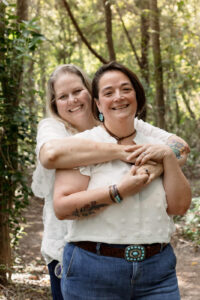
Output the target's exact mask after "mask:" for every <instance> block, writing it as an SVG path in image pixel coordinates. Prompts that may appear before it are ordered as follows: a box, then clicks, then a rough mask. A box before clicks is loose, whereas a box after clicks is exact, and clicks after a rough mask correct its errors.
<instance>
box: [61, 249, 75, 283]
mask: <svg viewBox="0 0 200 300" xmlns="http://www.w3.org/2000/svg"><path fill="white" fill-rule="evenodd" d="M76 249H77V247H76V246H74V245H72V244H67V245H66V246H65V250H64V257H63V273H64V277H69V276H70V274H71V267H72V264H73V258H74V255H75V252H76Z"/></svg>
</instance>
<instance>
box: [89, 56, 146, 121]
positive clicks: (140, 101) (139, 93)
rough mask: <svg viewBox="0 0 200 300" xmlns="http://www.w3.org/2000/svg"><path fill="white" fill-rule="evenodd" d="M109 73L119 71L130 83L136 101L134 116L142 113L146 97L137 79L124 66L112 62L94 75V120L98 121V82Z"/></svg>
mask: <svg viewBox="0 0 200 300" xmlns="http://www.w3.org/2000/svg"><path fill="white" fill-rule="evenodd" d="M109 71H120V72H122V73H124V74H125V75H126V76H127V77H128V78H129V79H130V81H131V83H132V86H133V88H134V90H135V93H136V100H137V111H136V116H138V115H139V114H141V113H142V111H143V109H144V107H145V103H146V96H145V92H144V88H143V86H142V84H141V82H140V81H139V79H138V77H137V76H136V75H135V73H133V72H132V71H131V70H129V69H128V68H126V67H125V66H123V65H121V64H119V63H117V62H115V61H112V62H110V63H108V64H106V65H103V66H101V67H100V68H99V69H98V70H97V72H96V73H95V75H94V78H93V81H92V112H93V115H94V117H95V118H96V119H98V116H99V110H98V107H97V105H96V100H97V101H98V99H99V80H100V78H101V77H102V75H103V74H104V73H106V72H109Z"/></svg>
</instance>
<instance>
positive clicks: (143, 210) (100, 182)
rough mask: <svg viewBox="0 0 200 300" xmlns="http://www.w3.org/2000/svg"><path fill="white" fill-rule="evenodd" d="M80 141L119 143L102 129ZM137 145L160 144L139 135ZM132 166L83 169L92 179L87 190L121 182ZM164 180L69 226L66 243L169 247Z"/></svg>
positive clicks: (104, 165)
mask: <svg viewBox="0 0 200 300" xmlns="http://www.w3.org/2000/svg"><path fill="white" fill-rule="evenodd" d="M76 136H77V137H81V138H87V139H91V140H95V141H97V142H100V141H101V142H104V143H116V140H115V139H114V138H113V137H111V136H110V135H109V134H108V133H107V132H106V131H105V129H104V128H103V127H102V126H98V127H95V128H93V129H91V130H87V131H85V132H82V133H79V134H77V135H76ZM134 141H135V143H136V144H147V143H148V144H160V143H161V141H160V140H158V139H155V138H152V137H148V136H144V135H143V134H142V133H140V132H139V131H137V134H136V137H135V138H134ZM130 167H131V165H130V164H127V163H125V162H122V161H120V160H114V161H110V162H106V163H102V164H97V165H92V166H87V167H80V168H79V169H80V172H81V173H82V174H83V175H87V176H90V181H89V185H88V189H89V190H90V189H95V188H100V187H104V186H109V185H112V184H117V183H118V182H120V180H121V179H122V177H123V176H124V175H125V174H126V173H127V172H128V171H129V170H130ZM166 208H167V203H166V196H165V191H164V187H163V183H162V179H161V178H157V179H155V180H154V181H153V182H152V183H150V184H149V185H148V186H147V187H145V188H144V189H143V190H142V191H141V192H140V193H137V194H136V195H133V196H130V197H126V198H125V199H124V200H123V201H122V202H121V203H120V204H114V205H111V206H109V207H107V208H106V209H105V210H103V211H102V212H101V213H99V214H97V215H95V216H89V217H85V218H83V219H80V220H73V221H71V223H70V226H68V232H67V234H66V236H65V239H66V241H68V242H70V241H96V242H103V243H111V244H152V243H168V242H169V241H170V238H171V235H172V233H173V232H174V223H173V219H172V217H170V216H169V215H168V214H167V212H166Z"/></svg>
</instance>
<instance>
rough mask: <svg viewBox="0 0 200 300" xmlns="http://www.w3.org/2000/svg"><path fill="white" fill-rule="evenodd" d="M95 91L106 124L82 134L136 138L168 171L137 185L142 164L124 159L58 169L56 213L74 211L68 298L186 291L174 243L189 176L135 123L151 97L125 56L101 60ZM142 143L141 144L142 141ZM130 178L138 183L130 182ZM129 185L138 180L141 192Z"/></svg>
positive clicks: (156, 299) (142, 154)
mask: <svg viewBox="0 0 200 300" xmlns="http://www.w3.org/2000/svg"><path fill="white" fill-rule="evenodd" d="M93 95H94V98H95V100H94V101H96V102H95V103H96V105H97V107H98V110H97V109H95V111H96V112H97V111H98V112H100V113H101V114H102V115H103V117H104V122H103V124H102V125H100V126H98V127H95V128H93V129H91V130H88V131H85V132H84V133H81V134H79V135H77V137H82V138H83V137H84V138H86V139H88V140H89V139H91V140H95V141H98V142H103V143H120V144H123V145H131V144H132V145H133V146H132V147H133V148H134V147H135V148H136V149H137V156H138V158H137V162H136V164H139V163H140V162H141V161H142V162H144V161H146V160H149V159H151V160H155V161H156V162H158V163H161V164H162V165H163V169H164V174H163V179H162V178H157V179H155V180H154V181H153V182H150V183H149V181H148V177H149V170H148V169H145V170H144V173H143V180H144V182H146V186H145V187H144V188H143V189H142V190H140V189H138V192H137V186H138V183H139V181H138V178H137V176H134V175H135V174H137V167H132V168H131V169H130V165H129V164H127V163H124V162H122V161H118V160H115V161H112V162H107V163H103V164H98V165H93V166H90V167H82V168H79V169H78V170H71V171H70V170H59V171H57V172H56V179H55V185H54V209H55V213H56V216H57V217H58V218H59V219H61V220H64V219H69V220H71V221H70V225H69V226H68V233H67V234H66V241H67V244H66V246H65V250H64V257H63V268H64V271H63V276H62V293H63V297H64V299H70V300H73V299H82V300H84V299H85V300H86V299H87V300H88V299H116V300H117V299H123V300H126V299H140V300H147V299H148V300H151V299H152V300H160V299H166V300H168V299H172V300H178V299H180V296H179V290H178V285H177V278H176V272H175V265H176V258H175V255H174V253H173V250H172V247H171V245H170V238H171V235H172V233H173V231H174V224H173V219H172V215H179V214H180V215H182V214H184V213H185V212H186V210H187V209H188V207H189V205H190V201H191V191H190V187H189V184H188V182H187V180H186V178H185V176H184V175H183V173H182V171H181V169H180V167H179V165H178V163H177V160H176V157H175V155H174V153H173V152H172V150H171V149H170V148H169V147H168V146H165V145H161V144H160V141H158V140H157V139H153V138H150V137H146V136H144V135H143V134H142V132H139V131H136V130H135V127H134V121H133V120H134V117H135V116H136V114H137V113H138V112H140V110H142V108H143V106H144V104H145V95H144V90H143V88H142V85H141V84H140V82H139V80H138V79H137V77H136V75H135V74H134V73H132V72H131V71H130V70H129V69H127V68H125V67H124V66H122V65H120V64H118V63H115V62H114V63H110V64H108V65H104V66H103V67H101V68H100V69H99V70H98V71H97V73H96V74H95V77H94V80H93ZM138 144H141V145H143V146H141V147H139V148H137V145H138ZM127 182H131V183H132V184H130V185H128V186H127ZM130 186H131V188H132V186H134V187H135V193H134V195H133V190H131V189H130Z"/></svg>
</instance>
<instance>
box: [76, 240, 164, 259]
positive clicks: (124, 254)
mask: <svg viewBox="0 0 200 300" xmlns="http://www.w3.org/2000/svg"><path fill="white" fill-rule="evenodd" d="M72 244H74V245H76V246H78V247H80V248H82V249H84V250H86V251H89V252H93V253H96V254H100V255H103V256H111V257H117V258H125V259H126V260H127V261H130V262H140V261H143V260H144V259H146V258H149V257H151V256H153V255H155V254H158V253H160V252H162V250H163V249H164V248H165V247H166V246H167V245H168V244H166V243H163V244H159V243H155V244H145V245H135V244H134V245H128V246H124V247H123V248H118V247H115V246H114V245H113V246H110V245H109V244H104V243H96V242H89V241H84V242H73V243H72Z"/></svg>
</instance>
